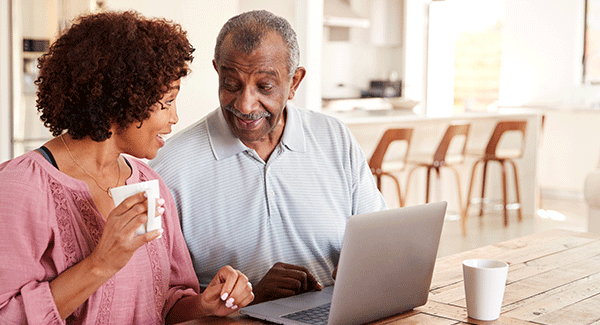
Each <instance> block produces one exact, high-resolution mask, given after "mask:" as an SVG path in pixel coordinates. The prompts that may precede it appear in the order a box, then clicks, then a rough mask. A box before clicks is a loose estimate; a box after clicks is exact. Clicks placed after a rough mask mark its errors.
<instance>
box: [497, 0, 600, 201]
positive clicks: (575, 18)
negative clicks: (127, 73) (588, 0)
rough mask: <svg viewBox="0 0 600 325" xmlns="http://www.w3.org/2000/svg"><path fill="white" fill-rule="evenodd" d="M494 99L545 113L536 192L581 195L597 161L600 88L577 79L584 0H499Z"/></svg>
mask: <svg viewBox="0 0 600 325" xmlns="http://www.w3.org/2000/svg"><path fill="white" fill-rule="evenodd" d="M505 19H506V20H505V24H504V26H503V44H502V68H501V69H502V70H501V78H500V103H501V105H509V106H525V107H538V108H539V109H540V110H541V112H542V113H544V114H545V115H546V123H545V126H544V129H543V134H542V142H541V144H540V148H539V150H540V151H539V155H540V156H539V174H538V176H539V178H538V179H539V180H538V184H539V186H540V187H541V190H542V193H544V194H545V195H553V196H559V197H560V196H563V197H582V194H583V193H582V190H583V182H584V180H585V176H586V175H587V173H588V172H589V171H591V170H592V169H593V168H595V166H596V165H597V164H598V155H599V152H600V136H599V134H600V133H599V131H598V130H599V129H600V128H599V126H600V111H599V110H591V109H590V108H591V105H592V104H593V103H595V102H599V101H600V87H598V86H586V85H584V84H583V83H582V71H583V68H582V55H583V39H584V21H585V0H553V1H547V0H506V14H505Z"/></svg>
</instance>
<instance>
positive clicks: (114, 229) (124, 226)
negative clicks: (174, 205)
mask: <svg viewBox="0 0 600 325" xmlns="http://www.w3.org/2000/svg"><path fill="white" fill-rule="evenodd" d="M156 203H157V204H156V206H157V208H156V216H155V218H160V217H161V215H162V214H163V213H164V211H165V209H164V208H163V207H162V205H163V204H164V200H163V199H158V200H157V202H156ZM147 220H148V202H147V199H146V197H145V195H144V192H141V193H138V194H135V195H132V196H130V197H128V198H127V199H125V200H123V202H121V204H119V205H118V206H117V207H116V208H114V209H113V210H112V211H111V212H110V214H109V215H108V218H107V219H106V225H105V226H104V231H103V233H102V237H101V238H100V241H99V242H98V245H97V246H96V248H95V249H94V251H93V252H92V254H90V256H89V258H90V260H91V261H92V262H93V264H94V266H95V267H96V269H97V270H98V271H100V272H101V274H106V275H108V276H112V275H113V274H115V273H117V272H118V271H119V270H120V269H121V268H123V267H124V266H125V265H126V264H127V262H128V261H129V260H130V259H131V257H132V256H133V254H134V253H135V251H136V250H137V249H138V248H140V247H141V246H142V245H144V244H145V243H147V242H149V241H151V240H153V239H155V238H158V237H159V236H160V235H161V234H162V229H158V230H154V231H151V232H148V233H145V234H143V235H137V234H136V230H137V229H138V228H139V227H140V226H141V225H142V224H144V223H145V222H146V221H147Z"/></svg>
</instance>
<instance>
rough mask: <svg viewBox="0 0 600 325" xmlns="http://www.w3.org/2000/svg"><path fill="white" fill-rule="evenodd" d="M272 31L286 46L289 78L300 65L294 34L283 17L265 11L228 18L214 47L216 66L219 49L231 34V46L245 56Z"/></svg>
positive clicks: (255, 11) (250, 12)
mask: <svg viewBox="0 0 600 325" xmlns="http://www.w3.org/2000/svg"><path fill="white" fill-rule="evenodd" d="M271 31H274V32H276V33H277V34H279V35H280V36H281V38H283V41H284V42H285V43H286V44H287V50H288V63H287V68H288V72H289V77H290V78H291V77H292V76H293V75H294V73H295V72H296V69H298V65H299V64H300V49H299V47H298V40H297V38H296V32H294V29H292V26H291V25H290V23H289V22H288V21H287V20H286V19H285V18H283V17H279V16H277V15H274V14H273V13H271V12H269V11H266V10H254V11H248V12H245V13H242V14H239V15H237V16H235V17H232V18H230V19H229V20H228V21H227V22H226V23H225V25H223V28H221V31H220V32H219V36H217V44H216V45H215V61H216V62H217V64H218V63H219V62H220V61H219V60H220V58H221V52H222V50H221V47H222V46H223V40H225V38H226V37H227V35H229V34H231V36H232V37H231V44H232V45H233V46H234V47H235V48H237V49H240V50H241V51H243V52H244V53H246V54H250V53H252V51H253V50H254V49H256V48H257V47H258V46H260V43H261V41H262V39H263V37H264V36H265V35H266V34H267V33H269V32H271Z"/></svg>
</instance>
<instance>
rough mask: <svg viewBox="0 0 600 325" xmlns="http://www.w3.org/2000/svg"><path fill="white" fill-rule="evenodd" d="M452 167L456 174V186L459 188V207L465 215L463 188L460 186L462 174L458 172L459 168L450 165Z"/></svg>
mask: <svg viewBox="0 0 600 325" xmlns="http://www.w3.org/2000/svg"><path fill="white" fill-rule="evenodd" d="M450 168H452V170H453V171H454V175H455V176H456V188H457V190H458V193H457V194H458V207H459V208H460V214H461V215H463V214H464V213H465V208H464V207H463V203H462V202H463V200H462V190H461V188H460V174H459V173H458V170H456V168H454V167H452V166H450Z"/></svg>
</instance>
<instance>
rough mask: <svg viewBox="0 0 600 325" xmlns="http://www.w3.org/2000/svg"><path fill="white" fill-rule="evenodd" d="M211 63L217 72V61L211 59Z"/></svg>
mask: <svg viewBox="0 0 600 325" xmlns="http://www.w3.org/2000/svg"><path fill="white" fill-rule="evenodd" d="M212 64H213V68H215V71H216V72H217V74H218V73H219V70H218V69H217V61H215V59H213V60H212Z"/></svg>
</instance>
